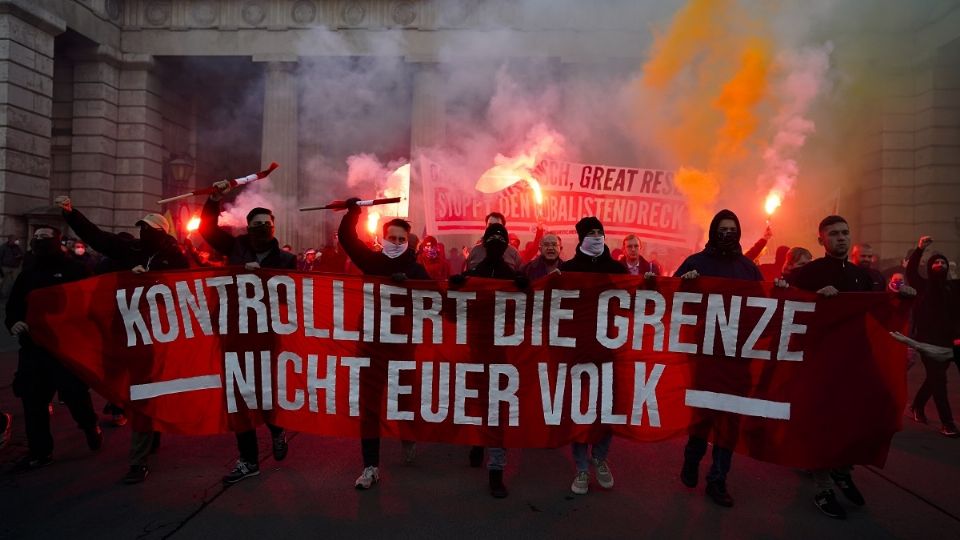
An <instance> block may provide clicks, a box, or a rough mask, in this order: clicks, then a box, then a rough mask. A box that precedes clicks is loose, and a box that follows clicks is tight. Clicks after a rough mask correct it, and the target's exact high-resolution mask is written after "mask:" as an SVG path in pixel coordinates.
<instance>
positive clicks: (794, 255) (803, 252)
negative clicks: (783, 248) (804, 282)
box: [761, 247, 813, 283]
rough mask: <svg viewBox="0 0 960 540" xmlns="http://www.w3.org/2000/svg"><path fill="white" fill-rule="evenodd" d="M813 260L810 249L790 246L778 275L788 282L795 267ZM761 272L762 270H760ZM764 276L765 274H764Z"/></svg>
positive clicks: (800, 266) (795, 269)
mask: <svg viewBox="0 0 960 540" xmlns="http://www.w3.org/2000/svg"><path fill="white" fill-rule="evenodd" d="M812 260H813V254H812V253H810V250H808V249H807V248H803V247H792V248H790V250H789V251H787V255H786V258H785V259H784V261H783V267H782V269H781V271H780V277H781V278H782V279H784V280H786V281H787V282H788V283H789V282H790V278H791V277H792V276H793V273H794V272H796V271H797V269H799V268H802V267H803V266H804V265H805V264H807V263H809V262H810V261H812ZM761 273H762V272H761ZM764 277H766V276H764Z"/></svg>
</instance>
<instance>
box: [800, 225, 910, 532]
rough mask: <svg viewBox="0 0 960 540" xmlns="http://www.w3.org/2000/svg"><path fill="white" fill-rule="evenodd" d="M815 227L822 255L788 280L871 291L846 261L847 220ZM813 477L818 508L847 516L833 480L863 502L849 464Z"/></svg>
mask: <svg viewBox="0 0 960 540" xmlns="http://www.w3.org/2000/svg"><path fill="white" fill-rule="evenodd" d="M817 230H818V238H817V242H818V243H819V244H820V245H821V246H823V249H824V256H823V257H821V258H819V259H816V260H814V261H811V262H810V263H809V264H807V265H805V266H803V267H802V268H800V269H798V270H797V271H796V272H794V274H793V275H792V276H791V281H790V284H791V285H794V286H796V287H798V288H800V289H804V290H807V291H812V292H816V293H817V294H819V295H821V296H825V297H833V296H836V295H837V294H838V293H841V292H857V291H860V292H867V291H873V290H874V282H873V278H872V277H871V276H870V274H869V273H867V271H866V270H865V269H864V268H863V267H861V266H858V265H855V264H850V263H849V262H848V261H847V254H848V253H849V251H850V246H851V238H850V226H849V225H848V224H847V220H846V219H844V218H842V217H840V216H827V217H825V218H823V220H822V221H821V222H820V226H819V227H818V229H817ZM900 294H901V295H902V296H908V297H909V296H912V295H915V294H916V291H915V290H913V289H912V288H910V287H908V286H906V285H905V286H903V287H902V288H901V289H900ZM813 479H814V483H815V485H816V490H817V492H816V495H814V498H813V502H814V504H815V505H816V506H817V508H819V509H820V511H821V512H823V513H824V514H826V515H828V516H830V517H832V518H836V519H844V518H846V517H847V512H846V510H844V508H843V506H841V505H840V503H839V502H838V501H837V497H836V495H835V494H834V492H833V485H834V484H835V485H836V486H837V487H838V488H839V489H840V491H841V492H842V493H843V495H844V497H846V498H847V500H849V501H850V502H852V503H853V504H855V505H857V506H863V505H864V504H866V501H865V500H864V498H863V494H862V493H860V490H859V489H857V486H856V484H854V483H853V466H852V465H848V466H844V467H838V468H836V469H833V470H828V469H820V470H816V471H813ZM831 479H832V482H831Z"/></svg>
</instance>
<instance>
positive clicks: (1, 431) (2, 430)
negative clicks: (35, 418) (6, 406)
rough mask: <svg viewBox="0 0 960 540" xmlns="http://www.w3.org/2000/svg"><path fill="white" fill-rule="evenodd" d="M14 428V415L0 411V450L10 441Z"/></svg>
mask: <svg viewBox="0 0 960 540" xmlns="http://www.w3.org/2000/svg"><path fill="white" fill-rule="evenodd" d="M12 428H13V415H12V414H10V413H8V412H2V411H0V450H3V448H4V447H5V446H7V443H9V442H10V432H11V431H12Z"/></svg>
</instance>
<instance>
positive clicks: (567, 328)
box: [28, 269, 906, 468]
mask: <svg viewBox="0 0 960 540" xmlns="http://www.w3.org/2000/svg"><path fill="white" fill-rule="evenodd" d="M235 272H237V270H236V269H232V270H231V269H225V270H224V269H221V270H203V271H183V272H169V273H159V274H153V273H150V274H144V275H140V276H137V275H134V274H131V273H122V274H110V275H105V276H100V277H96V278H92V279H88V280H84V281H80V282H76V283H71V284H67V285H64V286H59V287H53V288H49V289H43V290H39V291H36V292H34V293H32V295H31V297H30V301H29V302H30V306H31V311H30V313H29V316H28V323H29V325H30V328H31V334H32V335H33V338H34V340H36V342H37V343H41V344H43V345H44V346H45V347H47V348H48V349H49V350H50V351H51V352H52V353H54V354H55V355H56V356H58V357H60V358H62V359H63V360H64V361H65V362H66V364H67V365H68V366H69V367H70V368H71V369H72V370H74V371H75V372H77V373H78V374H79V375H80V376H81V377H82V378H83V379H85V380H86V381H87V382H88V383H89V384H90V385H91V386H92V387H93V388H94V389H95V390H97V391H98V392H100V393H101V394H103V395H104V396H105V397H107V398H108V399H110V400H112V401H115V402H118V403H123V404H124V405H125V406H126V407H129V408H130V409H131V410H132V411H134V412H135V413H137V414H139V415H144V416H146V417H149V418H150V419H151V421H152V423H153V425H154V427H155V428H156V429H158V430H161V431H170V432H179V433H188V434H211V433H221V432H225V431H230V430H233V431H237V430H244V429H248V428H249V427H251V426H253V425H256V424H259V423H262V422H263V421H269V422H271V423H274V424H278V425H281V426H284V427H286V428H289V429H293V430H297V431H303V432H310V433H318V434H324V435H336V436H359V435H361V434H362V435H365V436H376V435H377V434H378V433H379V434H382V435H384V436H392V437H403V438H405V439H414V440H420V441H437V442H449V443H458V444H477V445H484V446H503V447H507V448H511V447H513V448H516V447H556V446H560V445H563V444H565V443H568V442H570V441H573V440H578V441H589V440H595V439H596V438H598V437H599V436H601V435H602V434H603V433H605V432H607V431H608V430H612V431H613V432H614V433H615V434H617V435H619V436H623V437H628V438H631V439H635V440H641V441H655V440H661V439H666V438H668V437H675V436H681V435H686V434H688V433H700V434H703V435H708V434H712V435H713V436H714V437H715V439H716V441H717V442H718V443H719V444H721V445H725V446H731V447H735V448H736V449H737V450H738V451H739V452H742V453H745V454H748V455H750V456H752V457H754V458H757V459H760V460H764V461H769V462H774V463H780V464H784V465H792V466H799V467H808V468H818V467H830V466H836V465H843V464H850V463H867V464H876V465H882V464H883V462H884V460H885V458H886V454H887V448H888V445H889V442H890V439H891V437H892V436H893V434H894V433H895V432H896V431H897V430H898V429H899V427H900V419H901V415H902V410H903V406H904V401H905V392H906V388H905V361H904V359H905V353H904V348H903V346H901V345H899V344H897V343H896V342H895V341H893V340H892V339H891V338H890V337H889V335H888V331H889V330H893V329H900V328H902V324H903V319H904V317H903V315H904V312H905V309H904V308H905V306H904V305H901V300H900V299H899V298H896V297H892V296H888V295H886V294H883V293H860V294H842V295H840V296H839V297H837V298H818V297H816V296H814V295H812V294H809V293H805V292H802V291H797V290H794V289H786V290H782V289H771V288H770V285H769V284H763V283H754V282H745V281H731V280H718V279H706V278H701V279H697V280H693V281H686V282H681V281H680V280H676V279H668V278H664V279H658V280H657V282H656V283H655V284H652V283H647V282H645V281H643V280H642V279H638V278H633V277H623V276H603V275H595V274H565V275H562V276H561V275H556V274H554V275H551V276H550V277H548V278H545V279H543V280H541V281H538V282H537V283H535V284H534V285H533V286H532V287H531V290H528V291H518V290H516V289H515V288H514V286H513V284H512V283H511V282H503V281H493V280H483V279H470V280H469V281H468V282H467V283H466V285H464V286H463V287H462V288H460V289H449V290H448V289H447V288H446V287H445V286H444V285H441V284H436V283H432V282H406V283H403V284H397V283H393V282H391V281H389V280H381V279H365V280H361V279H358V278H352V277H347V276H335V275H324V274H303V273H281V272H271V271H257V272H255V273H235Z"/></svg>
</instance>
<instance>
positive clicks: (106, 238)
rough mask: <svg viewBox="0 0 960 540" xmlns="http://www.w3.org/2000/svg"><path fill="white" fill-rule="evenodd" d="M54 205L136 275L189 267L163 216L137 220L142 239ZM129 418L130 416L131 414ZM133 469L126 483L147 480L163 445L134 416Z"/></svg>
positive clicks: (64, 200)
mask: <svg viewBox="0 0 960 540" xmlns="http://www.w3.org/2000/svg"><path fill="white" fill-rule="evenodd" d="M54 204H56V205H57V206H59V207H60V208H61V209H62V210H63V218H64V219H65V220H66V221H67V224H68V225H70V228H71V229H73V232H75V233H76V234H77V236H78V237H79V238H80V239H81V240H83V241H84V243H86V244H87V245H88V246H90V247H92V248H93V249H95V250H97V251H98V252H99V253H100V254H101V255H103V256H104V257H108V258H110V259H112V260H113V261H114V264H115V265H116V266H117V267H118V268H123V269H127V270H131V271H132V272H133V273H135V274H143V273H145V272H150V271H161V270H172V269H177V268H189V267H190V263H189V262H188V261H187V258H186V257H185V256H184V254H183V252H181V251H180V245H179V244H178V243H177V239H176V238H174V237H172V236H170V234H169V231H170V224H169V223H168V222H167V220H166V218H164V217H163V216H161V215H160V214H147V215H145V216H143V218H142V219H140V220H139V221H137V222H136V223H135V225H136V226H137V227H140V238H134V237H133V236H131V235H129V234H125V233H118V234H114V233H110V232H107V231H104V230H102V229H100V227H97V226H96V225H94V224H93V223H91V222H90V220H88V219H87V218H86V216H84V215H83V214H81V213H80V211H79V210H76V209H75V208H74V207H73V203H72V202H71V201H70V197H66V196H63V195H61V196H59V197H57V198H56V199H54ZM128 416H129V415H128ZM130 418H131V421H132V428H131V430H130V434H131V441H130V469H129V470H128V471H127V474H126V476H124V477H123V482H124V483H125V484H138V483H140V482H143V481H144V480H146V479H147V475H148V474H149V473H150V470H149V469H148V468H147V456H148V455H149V454H150V453H151V452H155V451H156V449H157V448H158V447H159V445H160V434H159V433H156V432H154V431H153V430H152V429H149V427H148V425H147V422H146V420H145V419H143V418H142V417H139V416H131V417H130Z"/></svg>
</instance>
